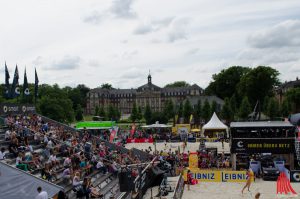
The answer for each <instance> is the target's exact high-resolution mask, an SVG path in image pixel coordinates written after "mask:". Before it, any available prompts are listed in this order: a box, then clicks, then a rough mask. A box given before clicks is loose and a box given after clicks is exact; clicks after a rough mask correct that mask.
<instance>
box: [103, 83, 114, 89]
mask: <svg viewBox="0 0 300 199" xmlns="http://www.w3.org/2000/svg"><path fill="white" fill-rule="evenodd" d="M101 88H103V89H108V90H111V89H113V87H112V85H111V84H109V83H104V84H101Z"/></svg>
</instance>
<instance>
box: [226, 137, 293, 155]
mask: <svg viewBox="0 0 300 199" xmlns="http://www.w3.org/2000/svg"><path fill="white" fill-rule="evenodd" d="M294 141H295V140H294V139H293V138H291V139H289V138H287V139H276V138H268V139H263V138H260V139H245V138H234V139H232V143H231V153H274V154H283V153H293V151H294Z"/></svg>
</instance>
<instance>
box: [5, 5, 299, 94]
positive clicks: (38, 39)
mask: <svg viewBox="0 0 300 199" xmlns="http://www.w3.org/2000/svg"><path fill="white" fill-rule="evenodd" d="M0 27H1V29H0V65H2V67H0V73H1V74H0V77H2V78H0V83H4V81H5V78H4V65H5V62H6V64H7V66H8V69H9V72H10V76H11V79H10V81H11V82H12V77H13V72H14V70H15V66H16V64H17V65H18V69H19V74H20V80H19V81H20V83H23V73H24V69H25V67H26V71H27V77H28V81H29V82H31V83H34V68H36V69H37V72H38V75H39V80H40V84H43V83H47V84H54V83H57V84H59V85H60V86H72V87H73V86H76V85H77V84H85V85H87V86H88V87H90V88H95V87H97V86H100V85H101V84H103V83H110V84H112V85H113V87H115V88H137V87H138V86H141V85H143V84H145V83H146V82H147V76H148V74H149V71H150V73H151V75H152V82H153V83H154V84H156V85H158V86H161V87H162V86H164V85H166V84H167V83H170V82H174V81H181V80H184V81H187V82H188V83H190V84H193V83H196V84H198V85H199V86H200V87H202V88H205V87H207V86H208V84H209V82H210V81H211V80H212V79H211V78H212V75H213V74H215V73H219V72H220V71H221V70H222V69H226V68H228V67H230V66H233V65H240V66H248V67H256V66H259V65H267V66H271V67H274V68H276V69H277V70H278V71H279V72H280V80H281V81H290V80H295V79H296V77H297V76H298V77H299V76H300V1H299V0H251V1H249V0H244V1H241V0H226V1H221V0H184V1H183V0H80V1H79V0H26V1H20V0H9V1H5V0H0Z"/></svg>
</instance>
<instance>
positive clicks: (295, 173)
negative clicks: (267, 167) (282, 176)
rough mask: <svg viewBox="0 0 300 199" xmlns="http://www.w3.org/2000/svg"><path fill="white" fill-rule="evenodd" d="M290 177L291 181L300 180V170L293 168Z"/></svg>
mask: <svg viewBox="0 0 300 199" xmlns="http://www.w3.org/2000/svg"><path fill="white" fill-rule="evenodd" d="M290 179H291V182H300V170H291V172H290Z"/></svg>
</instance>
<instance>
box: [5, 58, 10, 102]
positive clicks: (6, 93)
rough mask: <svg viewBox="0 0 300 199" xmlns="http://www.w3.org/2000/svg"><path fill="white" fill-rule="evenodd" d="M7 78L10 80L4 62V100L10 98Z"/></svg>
mask: <svg viewBox="0 0 300 199" xmlns="http://www.w3.org/2000/svg"><path fill="white" fill-rule="evenodd" d="M9 78H10V76H9V72H8V69H7V65H6V62H5V88H4V96H5V97H6V98H9V97H10V90H9Z"/></svg>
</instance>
